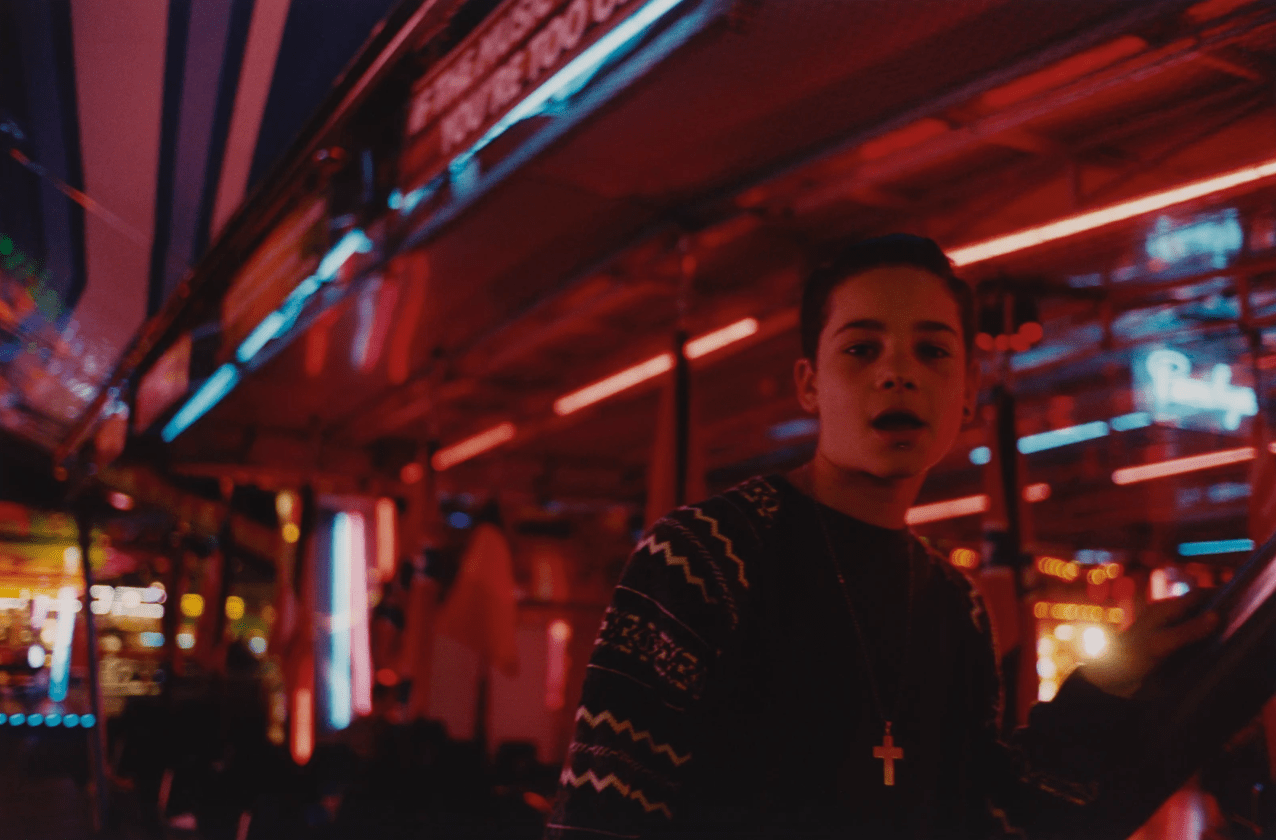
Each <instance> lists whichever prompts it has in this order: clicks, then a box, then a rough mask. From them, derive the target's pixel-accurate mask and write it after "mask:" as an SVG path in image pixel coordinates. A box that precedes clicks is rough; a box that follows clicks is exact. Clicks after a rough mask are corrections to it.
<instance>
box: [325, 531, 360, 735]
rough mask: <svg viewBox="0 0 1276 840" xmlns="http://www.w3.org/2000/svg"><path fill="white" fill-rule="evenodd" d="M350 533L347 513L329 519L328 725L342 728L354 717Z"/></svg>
mask: <svg viewBox="0 0 1276 840" xmlns="http://www.w3.org/2000/svg"><path fill="white" fill-rule="evenodd" d="M351 540H352V534H351V529H350V516H349V514H346V513H338V514H337V515H336V516H334V517H333V518H332V551H331V552H330V554H329V565H330V573H331V575H332V577H331V581H332V585H331V588H330V591H329V599H330V600H329V602H328V603H329V609H328V615H329V616H330V617H331V629H330V631H329V633H330V634H331V635H330V636H329V648H328V650H329V651H330V654H331V658H330V660H329V662H328V725H329V726H331V727H332V728H333V729H345V728H346V727H347V726H349V725H350V719H351V717H352V716H353V709H352V706H353V698H352V696H351V691H352V686H351V673H350V586H351V580H350V572H351V569H350V564H351V563H352V562H353V560H354V558H353V556H352V552H351V551H350V543H351Z"/></svg>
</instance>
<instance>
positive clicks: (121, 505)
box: [106, 492, 133, 510]
mask: <svg viewBox="0 0 1276 840" xmlns="http://www.w3.org/2000/svg"><path fill="white" fill-rule="evenodd" d="M106 500H107V501H108V502H110V504H111V507H113V508H115V509H116V510H132V509H133V497H132V496H130V495H128V494H127V493H118V492H112V493H109V494H107V497H106Z"/></svg>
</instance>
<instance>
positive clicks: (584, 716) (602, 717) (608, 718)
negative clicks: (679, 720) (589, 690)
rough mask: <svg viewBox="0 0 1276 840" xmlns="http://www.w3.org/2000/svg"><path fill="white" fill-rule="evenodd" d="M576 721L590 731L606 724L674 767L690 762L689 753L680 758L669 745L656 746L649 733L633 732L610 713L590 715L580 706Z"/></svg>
mask: <svg viewBox="0 0 1276 840" xmlns="http://www.w3.org/2000/svg"><path fill="white" fill-rule="evenodd" d="M576 720H577V721H582V720H583V721H585V723H587V724H589V727H590V728H591V729H596V728H597V727H598V724H600V723H606V724H607V725H608V726H610V727H611V729H612V731H613V732H615V733H616V734H617V735H619V734H621V733H622V732H628V733H629V737H630V738H632V739H633V741H634V743H635V744H637V743H639V742H641V741H646V742H647V744H648V745H649V746H650V747H651V751H652V752H654V753H656V754H657V755H662V754H663V755H667V756H668V757H669V760H670V761H672V762H673V763H674V766H675V767H681V766H682V765H683V764H685V763H686V762H688V761H690V760H691V753H687V754H686V755H681V756H680V755H678V754H677V753H676V752H674V751H673V747H671V746H670V745H668V744H657V743H656V741H655V739H654V738H652V737H651V733H650V732H648V731H647V730H645V729H644V730H643V731H642V732H637V731H635V730H634V725H633V724H632V723H630V722H629V721H627V720H624V721H618V720H616V718H615V717H613V716H612V714H611V712H608V711H603V712H599V713H598V714H597V715H591V714H590V713H589V710H588V709H586V708H585V707H584V706H581V707H580V708H579V709H577V710H576Z"/></svg>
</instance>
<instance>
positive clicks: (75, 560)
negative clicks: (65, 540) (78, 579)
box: [62, 545, 80, 575]
mask: <svg viewBox="0 0 1276 840" xmlns="http://www.w3.org/2000/svg"><path fill="white" fill-rule="evenodd" d="M62 572H63V573H64V574H68V575H75V574H79V572H80V549H79V548H78V547H76V546H73V545H68V546H67V547H66V549H65V550H64V551H63V552H62Z"/></svg>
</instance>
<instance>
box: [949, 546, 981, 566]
mask: <svg viewBox="0 0 1276 840" xmlns="http://www.w3.org/2000/svg"><path fill="white" fill-rule="evenodd" d="M948 559H949V561H950V562H951V563H952V564H953V565H954V566H956V567H957V568H959V569H974V568H976V567H977V566H978V565H979V552H977V551H975V550H974V549H971V548H954V549H953V553H952V554H950V555H949V557H948Z"/></svg>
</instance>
